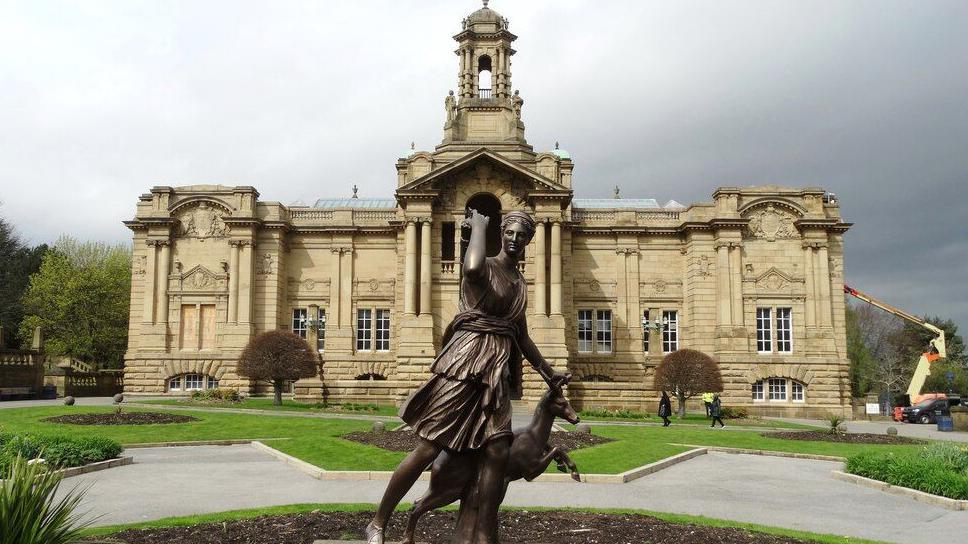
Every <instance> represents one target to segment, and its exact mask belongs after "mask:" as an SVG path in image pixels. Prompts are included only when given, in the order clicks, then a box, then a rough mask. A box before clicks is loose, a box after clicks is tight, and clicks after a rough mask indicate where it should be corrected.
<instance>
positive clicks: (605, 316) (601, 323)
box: [595, 310, 612, 353]
mask: <svg viewBox="0 0 968 544" xmlns="http://www.w3.org/2000/svg"><path fill="white" fill-rule="evenodd" d="M595 313H596V315H595V329H596V330H595V349H596V350H597V351H598V353H611V352H612V311H611V310H598V311H597V312H595Z"/></svg>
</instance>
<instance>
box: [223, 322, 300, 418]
mask: <svg viewBox="0 0 968 544" xmlns="http://www.w3.org/2000/svg"><path fill="white" fill-rule="evenodd" d="M316 363H317V359H316V355H315V354H313V352H312V350H310V349H309V344H307V343H306V341H305V340H303V339H302V338H301V337H299V336H298V335H296V334H293V333H291V332H289V331H280V330H275V331H268V332H264V333H262V334H260V335H258V336H256V337H255V338H253V339H252V340H249V343H248V344H246V346H245V349H244V350H242V355H241V356H240V357H239V365H238V373H239V374H240V375H242V376H245V377H247V378H249V379H252V380H266V381H269V382H272V389H273V392H274V393H275V399H274V400H273V404H275V405H276V406H280V405H282V386H283V385H284V384H285V382H286V380H298V379H299V378H312V377H313V376H315V375H316Z"/></svg>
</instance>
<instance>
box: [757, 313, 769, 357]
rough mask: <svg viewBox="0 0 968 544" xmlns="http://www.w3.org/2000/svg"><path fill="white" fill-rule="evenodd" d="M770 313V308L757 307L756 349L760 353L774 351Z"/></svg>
mask: <svg viewBox="0 0 968 544" xmlns="http://www.w3.org/2000/svg"><path fill="white" fill-rule="evenodd" d="M770 313H771V310H770V308H757V309H756V351H758V352H760V353H771V352H772V351H773V340H772V332H771V329H770V327H771V326H772V324H771V320H770Z"/></svg>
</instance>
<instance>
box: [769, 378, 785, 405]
mask: <svg viewBox="0 0 968 544" xmlns="http://www.w3.org/2000/svg"><path fill="white" fill-rule="evenodd" d="M769 386H770V400H787V382H786V380H785V379H784V378H770V381H769Z"/></svg>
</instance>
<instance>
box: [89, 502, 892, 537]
mask: <svg viewBox="0 0 968 544" xmlns="http://www.w3.org/2000/svg"><path fill="white" fill-rule="evenodd" d="M409 508H410V505H409V504H401V505H400V506H399V507H397V510H406V509H409ZM374 509H375V505H372V504H293V505H286V506H271V507H267V508H254V509H248V510H232V511H229V512H218V513H214V514H202V515H197V516H183V517H173V518H165V519H160V520H155V521H148V522H140V523H132V524H128V525H111V526H105V527H97V528H93V529H87V530H86V531H85V532H84V535H85V536H96V537H99V536H109V535H112V534H115V533H118V532H120V531H124V530H127V529H151V528H165V527H190V526H194V525H200V524H204V523H221V522H223V521H237V520H241V519H251V518H255V517H258V516H279V515H285V514H305V513H310V512H313V511H320V512H366V511H373V510H374ZM453 509H455V506H453V505H452V506H449V507H447V508H445V510H453ZM502 510H507V511H515V510H527V511H531V512H534V511H552V510H554V511H576V512H594V513H602V514H638V515H645V516H652V517H654V518H658V519H661V520H663V521H667V522H670V523H678V524H692V525H702V526H706V527H727V528H736V529H744V530H747V531H754V532H759V533H766V534H771V535H777V536H782V537H787V538H798V539H801V540H805V541H808V542H818V543H822V544H881V543H879V542H877V541H874V540H864V539H859V538H850V537H842V536H836V535H825V534H818V533H810V532H806V531H797V530H794V529H783V528H779V527H768V526H765V525H757V524H753V523H743V522H737V521H729V520H721V519H715V518H707V517H705V516H690V515H685V514H667V513H664V512H653V511H649V510H634V509H612V508H609V509H600V508H581V509H577V508H542V507H539V508H534V507H529V508H502Z"/></svg>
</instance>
